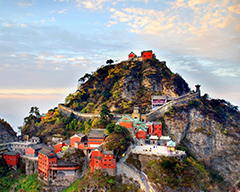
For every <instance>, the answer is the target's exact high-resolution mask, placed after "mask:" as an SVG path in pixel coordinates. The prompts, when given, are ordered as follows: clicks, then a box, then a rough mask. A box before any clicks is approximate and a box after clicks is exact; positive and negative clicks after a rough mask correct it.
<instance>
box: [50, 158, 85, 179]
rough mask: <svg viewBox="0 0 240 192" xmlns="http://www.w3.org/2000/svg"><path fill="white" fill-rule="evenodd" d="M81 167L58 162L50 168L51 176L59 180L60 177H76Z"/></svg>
mask: <svg viewBox="0 0 240 192" xmlns="http://www.w3.org/2000/svg"><path fill="white" fill-rule="evenodd" d="M79 167H80V165H78V164H77V163H71V162H65V161H62V160H58V162H57V163H56V164H52V165H51V166H50V167H49V174H50V176H51V178H52V179H59V178H57V177H58V176H59V175H60V176H61V177H66V176H75V175H76V172H77V169H78V168H79Z"/></svg>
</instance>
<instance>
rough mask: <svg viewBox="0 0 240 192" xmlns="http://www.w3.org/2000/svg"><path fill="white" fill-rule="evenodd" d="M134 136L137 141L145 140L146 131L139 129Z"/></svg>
mask: <svg viewBox="0 0 240 192" xmlns="http://www.w3.org/2000/svg"><path fill="white" fill-rule="evenodd" d="M135 136H136V138H137V139H146V136H147V131H143V130H141V129H139V130H138V131H137V133H136V135H135Z"/></svg>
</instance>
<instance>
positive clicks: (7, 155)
mask: <svg viewBox="0 0 240 192" xmlns="http://www.w3.org/2000/svg"><path fill="white" fill-rule="evenodd" d="M19 157H20V153H18V152H15V151H10V152H4V153H3V158H4V160H5V161H6V163H7V165H8V166H9V167H11V168H13V169H17V164H18V161H19Z"/></svg>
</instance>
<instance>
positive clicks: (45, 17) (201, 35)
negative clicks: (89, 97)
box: [0, 0, 240, 130]
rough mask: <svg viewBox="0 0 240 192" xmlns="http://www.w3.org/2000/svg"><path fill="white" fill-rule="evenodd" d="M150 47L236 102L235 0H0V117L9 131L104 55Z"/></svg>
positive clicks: (175, 68)
mask: <svg viewBox="0 0 240 192" xmlns="http://www.w3.org/2000/svg"><path fill="white" fill-rule="evenodd" d="M143 50H153V52H154V53H155V54H156V56H157V58H158V59H159V60H160V61H166V63H167V66H168V67H169V68H170V69H171V70H172V72H174V73H179V74H180V75H181V76H182V77H183V78H184V79H185V80H186V81H187V83H188V84H189V86H190V88H191V89H195V87H194V85H196V84H200V85H201V92H202V94H204V93H208V94H209V96H210V97H211V98H220V99H225V100H227V101H229V102H231V103H232V104H233V105H237V106H240V86H239V83H240V63H239V61H240V1H239V0H169V1H168V0H166V1H162V0H11V1H8V0H0V118H3V119H4V120H6V121H8V122H9V123H10V125H11V126H12V127H13V128H14V129H15V130H17V127H18V126H21V125H23V118H24V117H26V116H28V115H29V110H30V108H31V106H38V107H39V110H40V113H46V112H47V110H49V109H52V108H54V107H56V106H57V105H58V103H63V102H64V100H65V97H66V96H67V95H68V94H69V93H73V92H74V91H75V90H76V89H77V85H78V79H79V78H80V77H82V76H83V75H84V74H85V73H90V72H92V71H95V70H96V69H97V68H98V67H100V66H102V65H105V64H106V60H107V59H113V60H114V61H115V63H116V62H119V61H123V60H127V58H128V54H129V53H130V52H131V51H133V52H134V53H135V54H137V55H140V54H141V51H143Z"/></svg>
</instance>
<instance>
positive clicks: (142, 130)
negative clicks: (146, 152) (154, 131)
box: [118, 115, 148, 139]
mask: <svg viewBox="0 0 240 192" xmlns="http://www.w3.org/2000/svg"><path fill="white" fill-rule="evenodd" d="M118 123H119V125H121V126H123V127H126V128H127V129H128V130H129V132H130V133H132V135H135V136H136V138H137V139H146V136H147V129H148V126H146V125H145V124H144V123H143V122H142V121H140V120H139V119H138V118H136V119H133V118H131V117H130V116H129V115H125V116H124V117H122V118H121V119H119V120H118Z"/></svg>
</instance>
